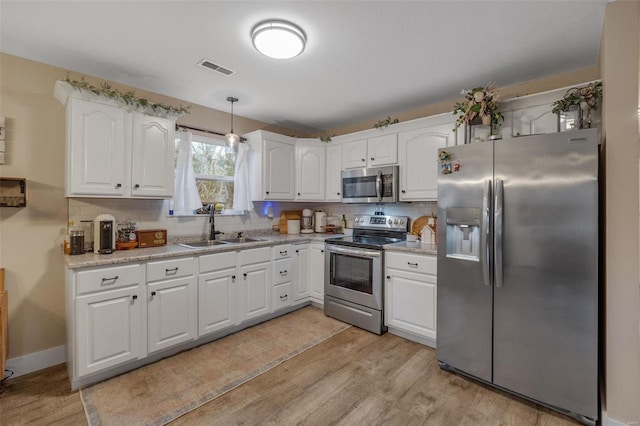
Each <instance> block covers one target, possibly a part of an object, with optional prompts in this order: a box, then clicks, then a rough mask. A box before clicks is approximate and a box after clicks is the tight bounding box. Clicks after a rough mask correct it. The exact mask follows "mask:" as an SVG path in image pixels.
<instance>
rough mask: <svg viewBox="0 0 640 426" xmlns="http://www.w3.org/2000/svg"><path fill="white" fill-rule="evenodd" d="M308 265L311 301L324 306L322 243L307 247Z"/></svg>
mask: <svg viewBox="0 0 640 426" xmlns="http://www.w3.org/2000/svg"><path fill="white" fill-rule="evenodd" d="M308 265H309V273H308V276H309V291H310V295H311V301H312V302H315V303H318V304H320V305H324V243H311V244H310V245H309V263H308Z"/></svg>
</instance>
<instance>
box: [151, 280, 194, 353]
mask: <svg viewBox="0 0 640 426" xmlns="http://www.w3.org/2000/svg"><path fill="white" fill-rule="evenodd" d="M147 291H148V296H147V297H148V299H149V308H148V309H149V311H148V315H149V319H148V324H149V330H148V339H149V341H148V345H149V346H148V347H149V353H153V352H155V351H159V350H162V349H166V348H169V347H171V346H175V345H177V344H180V343H184V342H188V341H190V340H193V339H195V338H196V324H197V323H196V321H197V318H196V312H197V311H196V309H197V293H196V282H195V277H193V276H190V277H187V278H178V279H175V280H169V281H159V282H156V283H153V284H148V285H147Z"/></svg>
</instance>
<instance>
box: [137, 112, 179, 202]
mask: <svg viewBox="0 0 640 426" xmlns="http://www.w3.org/2000/svg"><path fill="white" fill-rule="evenodd" d="M174 152H175V127H174V121H173V120H169V119H166V118H160V117H151V116H148V115H145V114H141V113H138V112H135V113H133V142H132V160H131V196H132V197H159V198H162V197H171V196H172V195H173V186H174V184H173V182H174V166H173V164H174V161H173V156H174Z"/></svg>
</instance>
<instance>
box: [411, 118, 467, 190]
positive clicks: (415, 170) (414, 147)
mask: <svg viewBox="0 0 640 426" xmlns="http://www.w3.org/2000/svg"><path fill="white" fill-rule="evenodd" d="M454 127H455V122H454V121H451V122H447V123H444V124H434V125H431V126H427V127H424V128H421V129H417V130H411V131H407V132H402V133H399V134H398V157H399V161H398V163H399V165H400V167H399V169H400V184H399V189H400V194H399V200H400V201H425V200H436V199H437V198H438V149H440V148H444V147H447V146H453V145H455V141H456V132H455V131H454V130H453V128H454Z"/></svg>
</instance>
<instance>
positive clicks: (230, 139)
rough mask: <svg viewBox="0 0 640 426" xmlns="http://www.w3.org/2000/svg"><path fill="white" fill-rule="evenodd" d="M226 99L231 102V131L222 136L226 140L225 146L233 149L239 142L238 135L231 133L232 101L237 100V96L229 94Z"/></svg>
mask: <svg viewBox="0 0 640 426" xmlns="http://www.w3.org/2000/svg"><path fill="white" fill-rule="evenodd" d="M227 101H229V102H231V131H230V132H229V133H227V134H226V135H224V138H225V139H226V140H227V146H228V147H229V148H231V149H235V148H236V147H237V146H238V143H239V142H240V136H238V135H236V134H235V133H233V103H234V102H238V98H234V97H232V96H229V97H228V98H227Z"/></svg>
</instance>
